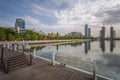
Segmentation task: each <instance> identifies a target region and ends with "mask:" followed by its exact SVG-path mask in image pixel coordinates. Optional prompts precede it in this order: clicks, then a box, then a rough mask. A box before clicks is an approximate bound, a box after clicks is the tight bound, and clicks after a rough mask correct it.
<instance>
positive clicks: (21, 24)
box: [15, 18, 25, 29]
mask: <svg viewBox="0 0 120 80" xmlns="http://www.w3.org/2000/svg"><path fill="white" fill-rule="evenodd" d="M18 27H19V28H20V29H25V20H23V19H20V18H17V19H16V22H15V28H18Z"/></svg>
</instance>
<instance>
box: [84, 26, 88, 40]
mask: <svg viewBox="0 0 120 80" xmlns="http://www.w3.org/2000/svg"><path fill="white" fill-rule="evenodd" d="M85 37H86V38H87V37H88V24H86V25H85Z"/></svg>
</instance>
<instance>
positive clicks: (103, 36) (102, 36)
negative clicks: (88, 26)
mask: <svg viewBox="0 0 120 80" xmlns="http://www.w3.org/2000/svg"><path fill="white" fill-rule="evenodd" d="M100 38H101V39H102V40H103V39H105V26H103V27H102V30H101V31H100Z"/></svg>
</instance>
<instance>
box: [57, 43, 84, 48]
mask: <svg viewBox="0 0 120 80" xmlns="http://www.w3.org/2000/svg"><path fill="white" fill-rule="evenodd" d="M62 45H63V46H65V47H66V46H72V47H77V46H79V45H82V43H81V42H79V43H66V44H59V46H62Z"/></svg>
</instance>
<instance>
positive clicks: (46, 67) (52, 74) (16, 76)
mask: <svg viewBox="0 0 120 80" xmlns="http://www.w3.org/2000/svg"><path fill="white" fill-rule="evenodd" d="M0 80H93V79H92V76H91V75H88V74H86V73H83V72H80V71H77V70H74V69H71V68H67V67H62V66H60V65H55V66H52V65H51V63H50V62H48V61H46V60H43V59H40V58H36V59H33V64H32V65H31V66H26V67H23V68H20V69H17V70H14V71H11V72H10V73H9V74H5V73H3V72H2V71H0ZM97 80H105V79H102V78H97Z"/></svg>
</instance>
